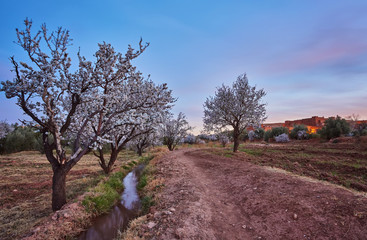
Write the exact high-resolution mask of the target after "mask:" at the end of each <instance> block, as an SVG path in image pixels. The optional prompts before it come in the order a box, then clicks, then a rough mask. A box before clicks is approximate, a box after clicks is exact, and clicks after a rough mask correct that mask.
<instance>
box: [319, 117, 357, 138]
mask: <svg viewBox="0 0 367 240" xmlns="http://www.w3.org/2000/svg"><path fill="white" fill-rule="evenodd" d="M349 132H350V126H349V123H348V122H347V121H346V120H345V119H342V118H340V117H339V116H337V117H336V118H333V117H331V118H328V119H326V120H325V125H324V127H323V128H322V129H320V130H319V132H318V133H319V134H320V135H321V137H322V138H326V139H328V140H329V139H331V138H337V137H340V136H341V135H342V134H348V133H349Z"/></svg>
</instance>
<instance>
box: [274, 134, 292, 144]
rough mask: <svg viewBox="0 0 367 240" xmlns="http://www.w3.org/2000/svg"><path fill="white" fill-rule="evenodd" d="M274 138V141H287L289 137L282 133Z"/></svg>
mask: <svg viewBox="0 0 367 240" xmlns="http://www.w3.org/2000/svg"><path fill="white" fill-rule="evenodd" d="M274 138H275V141H276V142H289V137H288V134H286V133H282V134H280V135H279V136H275V137H274Z"/></svg>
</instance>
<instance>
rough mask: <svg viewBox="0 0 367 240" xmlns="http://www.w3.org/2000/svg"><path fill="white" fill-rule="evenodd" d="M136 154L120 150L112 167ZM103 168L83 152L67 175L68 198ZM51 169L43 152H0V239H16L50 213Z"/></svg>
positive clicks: (89, 183)
mask: <svg viewBox="0 0 367 240" xmlns="http://www.w3.org/2000/svg"><path fill="white" fill-rule="evenodd" d="M131 158H136V155H135V154H134V153H133V152H130V151H123V152H122V153H121V154H120V155H119V157H118V160H117V162H116V166H115V169H118V168H120V167H121V166H122V165H123V163H124V162H125V161H127V160H129V159H131ZM100 176H103V174H102V169H101V167H100V166H99V164H98V162H97V158H96V157H94V156H93V155H92V154H88V155H86V156H84V157H83V158H82V159H81V160H80V161H79V163H78V164H77V165H76V166H75V167H74V168H73V169H72V170H71V171H70V173H69V174H68V176H67V182H66V186H67V187H66V188H67V198H68V202H73V201H75V200H74V199H75V198H76V197H77V196H79V195H81V194H83V193H84V192H85V191H86V190H87V189H88V188H89V187H92V186H95V185H96V184H97V183H98V181H99V179H100ZM51 186H52V170H51V165H50V164H49V163H48V161H47V159H46V157H45V156H44V155H41V154H39V153H38V152H20V153H14V154H9V155H1V156H0V222H1V224H0V239H4V240H5V239H15V238H19V237H22V236H24V235H25V234H27V233H28V232H29V231H30V229H33V228H34V227H35V226H36V225H38V224H40V223H41V222H42V221H44V220H45V219H46V218H47V217H48V216H49V215H50V214H51V213H52V209H51Z"/></svg>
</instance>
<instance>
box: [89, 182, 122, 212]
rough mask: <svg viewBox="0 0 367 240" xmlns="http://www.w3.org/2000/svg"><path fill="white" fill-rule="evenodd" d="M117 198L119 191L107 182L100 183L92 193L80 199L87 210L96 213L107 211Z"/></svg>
mask: <svg viewBox="0 0 367 240" xmlns="http://www.w3.org/2000/svg"><path fill="white" fill-rule="evenodd" d="M118 198H119V193H118V192H117V191H116V190H115V189H113V188H112V187H111V186H110V185H109V184H106V183H100V184H98V185H97V186H96V188H95V189H94V191H93V195H91V196H87V197H85V198H84V200H83V201H82V204H83V206H84V207H85V209H86V210H87V211H88V212H92V213H94V214H96V215H100V214H102V213H107V212H108V211H109V210H110V209H111V207H112V206H113V205H114V204H115V203H116V200H117V199H118Z"/></svg>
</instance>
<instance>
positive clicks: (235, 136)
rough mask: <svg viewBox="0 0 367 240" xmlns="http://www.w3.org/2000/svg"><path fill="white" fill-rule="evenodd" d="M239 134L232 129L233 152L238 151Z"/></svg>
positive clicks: (236, 130)
mask: <svg viewBox="0 0 367 240" xmlns="http://www.w3.org/2000/svg"><path fill="white" fill-rule="evenodd" d="M239 138H240V134H239V133H238V129H234V131H233V152H237V151H238V146H239V145H240V140H239Z"/></svg>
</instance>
